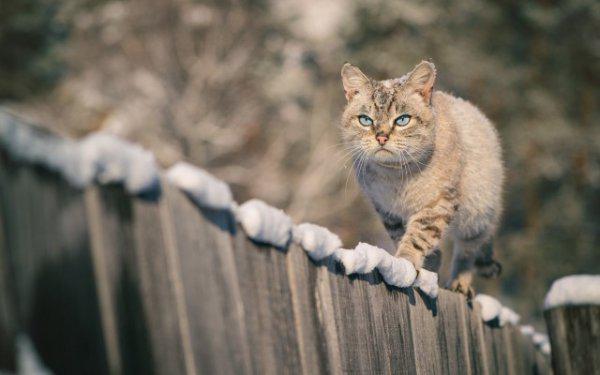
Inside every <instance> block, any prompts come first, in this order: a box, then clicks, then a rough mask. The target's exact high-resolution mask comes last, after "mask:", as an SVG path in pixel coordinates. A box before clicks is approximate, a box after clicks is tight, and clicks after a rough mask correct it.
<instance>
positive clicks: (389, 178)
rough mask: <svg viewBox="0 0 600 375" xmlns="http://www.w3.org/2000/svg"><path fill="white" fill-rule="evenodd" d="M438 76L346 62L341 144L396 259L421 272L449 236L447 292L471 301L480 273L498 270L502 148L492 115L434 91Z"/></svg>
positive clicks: (430, 69)
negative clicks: (373, 73)
mask: <svg viewBox="0 0 600 375" xmlns="http://www.w3.org/2000/svg"><path fill="white" fill-rule="evenodd" d="M435 78H436V70H435V66H434V65H433V64H432V63H430V62H427V61H423V62H421V63H420V64H418V65H417V66H416V67H415V68H414V69H413V70H412V71H411V72H410V73H408V74H406V75H404V76H403V77H401V78H396V79H388V80H383V81H377V80H374V79H371V78H369V77H367V76H366V75H365V74H363V73H362V72H361V71H360V69H358V68H357V67H354V66H352V65H350V64H345V65H344V66H343V68H342V82H343V86H344V91H345V94H346V99H347V105H346V108H345V110H344V113H343V115H342V121H341V128H342V137H343V140H344V144H345V146H346V147H347V150H349V151H350V152H351V153H352V157H353V161H354V171H355V174H356V178H357V180H358V182H359V184H360V186H361V188H362V190H363V191H364V193H365V194H366V195H367V196H368V197H369V198H370V200H371V202H372V203H373V205H374V207H375V210H376V211H377V212H378V213H379V215H380V216H381V219H382V221H383V225H384V226H385V228H386V230H387V232H388V233H389V235H390V237H391V238H392V240H393V241H394V242H395V243H396V249H397V250H396V256H398V257H403V258H406V259H408V260H409V261H411V262H412V263H413V264H414V265H415V267H416V268H417V269H420V268H422V267H423V266H424V262H425V260H428V259H431V258H433V257H434V256H435V255H436V254H438V253H439V246H440V242H441V241H442V239H443V238H445V237H449V238H450V239H451V240H452V242H453V244H454V245H453V246H454V249H453V250H454V251H453V257H452V269H451V280H450V282H449V283H448V287H449V288H450V289H452V290H455V291H458V292H460V293H463V294H465V295H467V296H468V297H471V296H472V295H473V289H472V287H471V283H472V278H473V271H474V270H477V271H478V273H479V274H481V275H483V276H488V277H489V276H495V275H497V274H499V272H500V265H499V263H498V262H496V261H495V260H493V258H492V252H491V245H490V242H491V239H492V237H493V235H494V232H495V231H496V228H497V227H498V223H499V219H500V215H501V211H502V207H501V206H502V185H503V180H504V171H503V163H502V150H501V146H500V142H499V139H498V134H497V132H496V129H495V128H494V126H493V125H492V123H491V122H490V121H489V120H488V119H487V118H486V116H485V115H484V114H483V113H481V111H479V110H478V109H477V108H476V107H475V106H474V105H472V104H471V103H469V102H467V101H465V100H463V99H460V98H457V97H454V96H452V95H450V94H447V93H444V92H441V91H437V90H434V82H435Z"/></svg>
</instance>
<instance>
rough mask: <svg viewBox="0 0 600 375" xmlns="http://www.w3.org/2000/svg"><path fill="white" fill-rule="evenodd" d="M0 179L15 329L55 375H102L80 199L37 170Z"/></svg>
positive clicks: (18, 169) (15, 169) (14, 170)
mask: <svg viewBox="0 0 600 375" xmlns="http://www.w3.org/2000/svg"><path fill="white" fill-rule="evenodd" d="M6 172H7V173H6V175H5V176H7V177H8V178H7V179H8V180H9V183H8V186H7V187H6V189H7V190H8V191H9V193H8V195H4V194H3V195H4V196H3V197H2V199H3V203H2V205H3V207H4V209H5V211H6V215H5V220H6V221H8V224H7V225H5V229H6V231H5V235H6V237H7V241H6V244H7V251H6V253H7V254H8V256H7V258H8V267H9V270H10V273H11V274H12V275H13V277H12V278H11V279H12V282H13V284H14V296H15V297H14V299H15V302H16V304H17V309H16V311H17V316H18V319H17V320H18V329H19V330H20V331H22V332H24V333H27V334H28V335H29V336H30V337H31V339H32V341H33V344H34V345H35V346H36V349H37V351H38V352H39V354H40V356H41V358H42V359H43V361H44V362H45V363H46V365H47V366H48V367H50V368H51V369H52V370H53V371H54V372H56V373H81V372H86V373H106V361H105V352H104V344H103V341H102V336H101V329H100V322H99V314H98V304H97V299H96V294H95V288H94V273H93V269H92V264H91V259H90V253H89V242H88V234H87V229H86V221H85V215H84V205H83V199H82V194H81V192H80V191H77V190H75V189H73V188H71V187H69V186H67V185H66V183H65V182H64V181H62V180H61V179H60V178H58V177H57V176H56V175H54V174H52V173H49V172H47V171H43V170H41V169H39V168H31V167H22V166H17V165H14V164H12V165H9V166H8V167H6ZM59 338H60V345H57V340H58V339H59Z"/></svg>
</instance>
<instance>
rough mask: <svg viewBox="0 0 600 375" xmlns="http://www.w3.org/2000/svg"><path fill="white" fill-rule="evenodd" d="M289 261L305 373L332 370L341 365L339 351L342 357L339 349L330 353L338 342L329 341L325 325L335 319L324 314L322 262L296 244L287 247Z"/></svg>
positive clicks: (294, 308) (299, 346)
mask: <svg viewBox="0 0 600 375" xmlns="http://www.w3.org/2000/svg"><path fill="white" fill-rule="evenodd" d="M286 261H287V264H286V267H287V274H288V280H289V284H290V293H291V297H292V306H293V310H294V318H295V323H296V333H297V341H298V348H299V350H300V360H301V364H302V373H304V374H323V373H333V372H334V370H335V369H336V366H339V362H338V363H337V364H336V363H335V359H334V358H335V357H336V354H337V357H338V359H339V352H337V353H335V354H333V353H330V354H329V355H328V348H329V347H335V348H337V347H338V346H337V345H338V344H337V342H336V343H334V344H332V345H329V343H328V337H327V328H326V325H327V324H333V322H330V321H329V320H327V318H326V317H325V316H324V312H323V310H324V309H323V307H322V303H323V301H320V300H319V298H318V280H317V267H323V264H322V263H321V262H319V263H317V262H314V261H312V260H311V259H310V258H309V257H308V256H307V255H306V253H305V252H304V250H302V249H301V248H300V247H298V246H295V245H293V246H291V247H290V249H289V250H288V253H287V256H286ZM326 309H327V307H325V310H326ZM334 340H336V338H334ZM338 369H339V368H338Z"/></svg>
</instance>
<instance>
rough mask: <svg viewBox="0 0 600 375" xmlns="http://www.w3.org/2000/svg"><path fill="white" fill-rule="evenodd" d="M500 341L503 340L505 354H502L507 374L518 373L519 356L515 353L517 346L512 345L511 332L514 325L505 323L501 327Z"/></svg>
mask: <svg viewBox="0 0 600 375" xmlns="http://www.w3.org/2000/svg"><path fill="white" fill-rule="evenodd" d="M501 331H502V341H503V342H504V347H505V350H506V354H505V356H504V361H505V363H506V372H507V373H508V374H519V372H518V361H519V357H518V355H517V353H516V351H517V348H516V347H515V346H514V341H513V337H512V335H513V333H514V327H513V326H512V325H511V324H507V325H506V326H504V327H503V328H502V330H501Z"/></svg>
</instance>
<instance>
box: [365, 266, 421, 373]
mask: <svg viewBox="0 0 600 375" xmlns="http://www.w3.org/2000/svg"><path fill="white" fill-rule="evenodd" d="M373 277H374V280H375V283H374V284H373V285H370V286H368V291H369V293H368V297H369V301H368V305H369V307H370V309H371V314H372V316H373V318H374V320H373V327H374V330H375V332H376V333H377V334H376V335H375V337H373V339H374V340H377V344H376V345H375V349H376V350H377V351H378V352H379V353H380V356H381V355H382V356H383V358H385V360H386V362H385V364H386V372H388V373H392V374H398V373H400V374H414V373H416V366H415V362H414V345H413V340H412V335H411V330H410V326H411V323H410V312H409V309H410V307H409V305H410V303H411V302H410V301H411V299H412V298H413V297H414V296H413V294H412V293H413V290H412V289H408V288H407V289H399V288H394V287H390V286H387V285H385V284H384V283H383V281H382V279H381V276H380V275H379V274H378V273H374V275H373Z"/></svg>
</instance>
